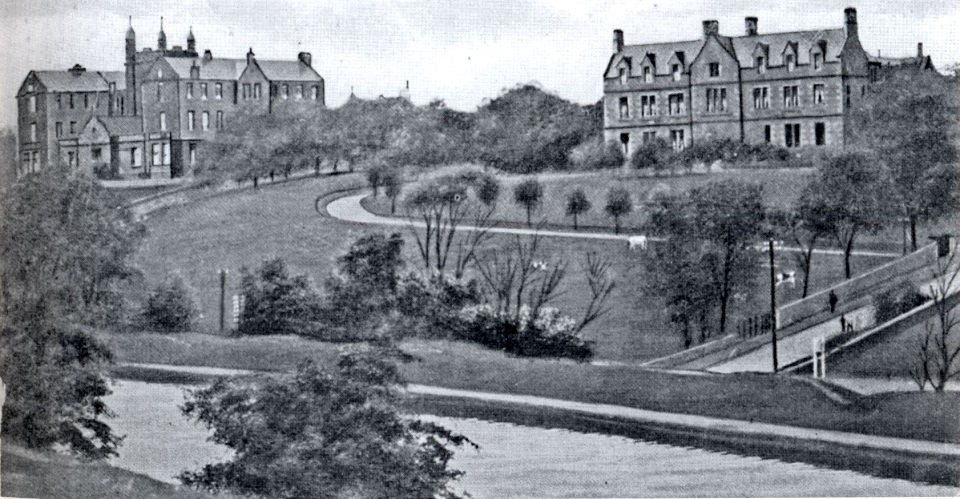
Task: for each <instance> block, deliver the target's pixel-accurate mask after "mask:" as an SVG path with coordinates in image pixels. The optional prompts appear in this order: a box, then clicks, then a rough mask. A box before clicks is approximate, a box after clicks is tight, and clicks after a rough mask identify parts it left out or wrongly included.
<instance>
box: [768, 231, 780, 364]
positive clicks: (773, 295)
mask: <svg viewBox="0 0 960 499" xmlns="http://www.w3.org/2000/svg"><path fill="white" fill-rule="evenodd" d="M774 269H775V267H774V266H773V239H770V345H771V346H772V347H773V372H774V374H776V372H777V370H778V368H779V366H778V365H777V281H776V275H775V270H774Z"/></svg>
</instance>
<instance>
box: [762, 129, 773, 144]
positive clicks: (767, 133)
mask: <svg viewBox="0 0 960 499" xmlns="http://www.w3.org/2000/svg"><path fill="white" fill-rule="evenodd" d="M772 139H773V137H771V133H770V125H766V126H764V127H763V140H764V141H765V142H767V143H769V142H770V140H772Z"/></svg>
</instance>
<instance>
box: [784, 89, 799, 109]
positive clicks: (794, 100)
mask: <svg viewBox="0 0 960 499" xmlns="http://www.w3.org/2000/svg"><path fill="white" fill-rule="evenodd" d="M783 107H785V108H790V107H800V92H799V91H798V88H797V86H796V85H793V86H789V87H783Z"/></svg>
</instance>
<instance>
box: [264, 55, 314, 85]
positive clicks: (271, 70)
mask: <svg viewBox="0 0 960 499" xmlns="http://www.w3.org/2000/svg"><path fill="white" fill-rule="evenodd" d="M256 62H257V66H260V70H261V71H263V75H264V76H266V77H267V79H268V80H270V81H323V78H321V77H320V74H319V73H317V72H316V71H315V70H314V69H313V68H312V67H310V66H307V65H306V64H304V63H303V62H301V61H299V60H296V61H265V60H260V59H257V60H256Z"/></svg>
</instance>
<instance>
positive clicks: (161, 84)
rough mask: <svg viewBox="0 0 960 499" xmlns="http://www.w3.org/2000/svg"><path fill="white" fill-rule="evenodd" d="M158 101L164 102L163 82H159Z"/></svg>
mask: <svg viewBox="0 0 960 499" xmlns="http://www.w3.org/2000/svg"><path fill="white" fill-rule="evenodd" d="M157 100H158V101H160V102H163V82H162V81H161V82H157Z"/></svg>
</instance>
